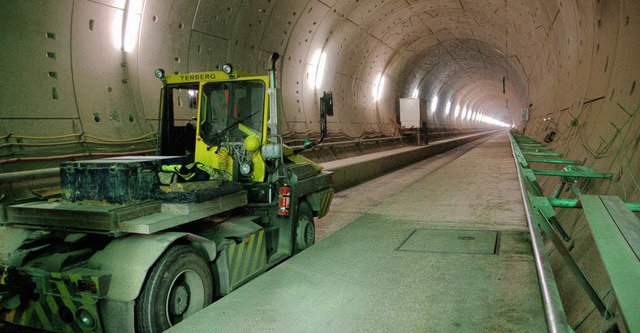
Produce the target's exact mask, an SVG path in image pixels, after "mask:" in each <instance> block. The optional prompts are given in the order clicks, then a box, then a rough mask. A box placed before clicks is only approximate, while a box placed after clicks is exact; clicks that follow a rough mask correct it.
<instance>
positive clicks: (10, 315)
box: [4, 309, 16, 322]
mask: <svg viewBox="0 0 640 333" xmlns="http://www.w3.org/2000/svg"><path fill="white" fill-rule="evenodd" d="M15 315H16V309H13V310H11V311H9V313H7V315H6V316H5V317H4V320H6V321H8V322H13V317H15Z"/></svg>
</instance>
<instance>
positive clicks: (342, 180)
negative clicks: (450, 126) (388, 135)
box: [321, 131, 496, 192]
mask: <svg viewBox="0 0 640 333" xmlns="http://www.w3.org/2000/svg"><path fill="white" fill-rule="evenodd" d="M495 133H496V131H490V132H484V133H479V134H471V135H467V136H463V137H457V138H452V139H446V140H442V141H437V142H434V143H430V144H429V145H427V146H416V147H405V148H399V149H393V150H389V151H384V152H379V153H373V154H367V155H362V156H357V157H351V158H346V159H342V160H338V161H332V162H327V163H322V164H321V165H322V166H323V167H324V169H325V170H327V171H331V172H333V180H334V188H335V189H336V191H337V192H339V191H342V190H345V189H347V188H349V187H352V186H355V185H358V184H360V183H362V182H364V181H367V180H369V179H373V178H375V177H378V176H381V175H383V174H385V173H388V172H391V171H393V170H397V169H399V168H402V167H405V166H407V165H410V164H413V163H416V162H419V161H421V160H424V159H425V158H428V157H431V156H434V155H437V154H440V153H442V152H445V151H447V150H451V149H454V148H456V147H458V146H462V145H464V144H466V143H469V142H471V141H475V140H478V139H481V138H484V137H487V136H490V135H493V134H495Z"/></svg>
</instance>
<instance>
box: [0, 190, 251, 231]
mask: <svg viewBox="0 0 640 333" xmlns="http://www.w3.org/2000/svg"><path fill="white" fill-rule="evenodd" d="M246 205H247V192H246V191H240V192H237V193H232V194H227V195H224V196H220V197H217V198H214V199H211V200H207V201H204V202H200V203H166V202H161V201H147V202H143V203H139V204H132V205H109V204H77V203H68V202H48V201H33V202H27V203H23V204H16V205H11V206H7V207H5V208H4V209H5V210H6V213H5V214H6V220H3V221H2V222H1V223H0V225H4V226H22V227H27V228H29V227H38V228H43V227H47V226H50V225H55V226H56V228H65V229H67V230H78V231H84V232H101V233H111V234H116V235H118V234H124V233H135V234H151V233H154V232H158V231H161V230H165V229H169V228H173V227H176V226H179V225H182V224H185V223H188V222H192V221H195V220H197V219H200V218H204V217H207V216H211V215H215V214H218V213H222V212H226V211H229V210H231V209H234V208H238V207H242V206H246ZM53 220H55V221H56V222H55V223H52V221H53Z"/></svg>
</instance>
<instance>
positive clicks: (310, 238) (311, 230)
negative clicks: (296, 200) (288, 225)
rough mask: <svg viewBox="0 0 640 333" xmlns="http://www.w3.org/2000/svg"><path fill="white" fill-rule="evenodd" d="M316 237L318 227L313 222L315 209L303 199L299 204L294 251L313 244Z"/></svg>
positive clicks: (296, 251)
mask: <svg viewBox="0 0 640 333" xmlns="http://www.w3.org/2000/svg"><path fill="white" fill-rule="evenodd" d="M315 237H316V227H315V224H314V223H313V211H312V210H311V207H310V206H309V204H308V203H306V202H304V201H302V202H300V204H299V205H298V212H297V219H296V241H295V243H294V244H295V245H294V253H298V252H300V251H302V250H304V249H306V248H308V247H309V246H311V245H313V243H314V242H315Z"/></svg>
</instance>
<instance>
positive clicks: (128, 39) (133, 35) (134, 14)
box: [122, 0, 144, 52]
mask: <svg viewBox="0 0 640 333" xmlns="http://www.w3.org/2000/svg"><path fill="white" fill-rule="evenodd" d="M143 5H144V1H143V0H128V1H127V4H126V7H125V15H126V20H125V22H124V38H123V42H122V50H123V51H124V52H131V51H133V50H134V49H135V47H136V44H137V43H138V33H139V32H140V20H141V18H142V7H143Z"/></svg>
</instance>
